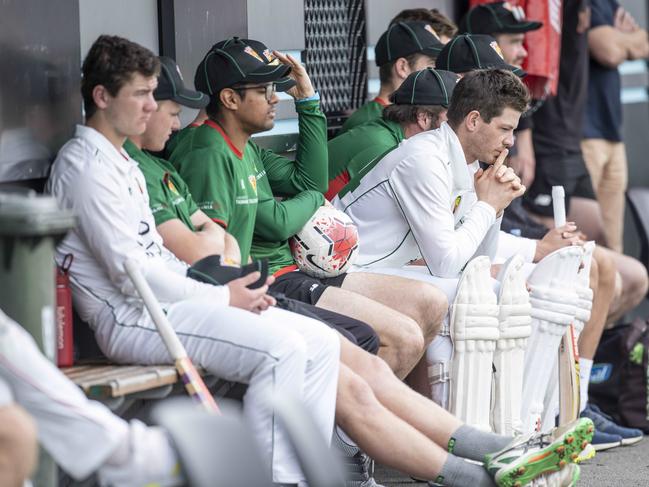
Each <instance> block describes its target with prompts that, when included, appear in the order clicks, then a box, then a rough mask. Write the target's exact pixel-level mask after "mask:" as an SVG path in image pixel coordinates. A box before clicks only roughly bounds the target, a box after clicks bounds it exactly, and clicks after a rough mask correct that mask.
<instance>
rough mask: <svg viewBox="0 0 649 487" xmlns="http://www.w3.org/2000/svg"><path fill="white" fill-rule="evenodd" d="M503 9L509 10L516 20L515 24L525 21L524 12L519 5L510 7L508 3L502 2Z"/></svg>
mask: <svg viewBox="0 0 649 487" xmlns="http://www.w3.org/2000/svg"><path fill="white" fill-rule="evenodd" d="M503 8H504V9H505V10H509V11H510V12H511V13H512V15H513V16H514V19H516V22H524V21H525V10H523V7H521V6H520V5H512V4H511V3H509V2H504V3H503Z"/></svg>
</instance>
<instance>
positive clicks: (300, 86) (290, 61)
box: [273, 51, 315, 100]
mask: <svg viewBox="0 0 649 487" xmlns="http://www.w3.org/2000/svg"><path fill="white" fill-rule="evenodd" d="M273 54H275V56H277V59H279V60H280V61H281V62H282V64H286V65H288V66H290V67H291V72H290V73H289V77H291V78H293V79H294V80H295V82H296V83H297V84H296V85H295V86H294V87H293V88H291V89H290V90H288V91H287V92H286V93H288V94H289V95H291V96H292V97H293V98H295V99H296V100H302V99H303V98H310V97H312V96H313V95H315V90H314V89H313V85H312V84H311V78H309V75H308V74H307V72H306V69H304V66H303V65H302V64H301V63H300V62H299V61H298V60H297V59H295V58H294V57H293V56H291V55H290V54H282V53H281V52H278V51H273Z"/></svg>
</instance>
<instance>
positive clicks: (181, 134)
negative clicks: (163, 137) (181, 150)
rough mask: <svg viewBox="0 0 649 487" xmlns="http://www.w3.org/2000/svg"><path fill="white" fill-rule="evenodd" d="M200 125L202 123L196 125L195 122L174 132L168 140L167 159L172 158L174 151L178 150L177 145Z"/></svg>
mask: <svg viewBox="0 0 649 487" xmlns="http://www.w3.org/2000/svg"><path fill="white" fill-rule="evenodd" d="M200 126H201V124H198V125H195V124H193V123H190V124H189V125H187V127H185V128H183V129H180V130H179V131H178V132H176V133H175V134H173V135H172V136H171V138H170V139H169V141H168V142H167V145H166V146H165V157H167V159H171V154H173V152H174V151H175V150H176V147H178V146H179V145H180V143H181V142H182V141H183V140H184V139H185V138H186V137H187V136H189V135H190V134H191V133H192V132H193V130H194V129H195V128H196V127H200Z"/></svg>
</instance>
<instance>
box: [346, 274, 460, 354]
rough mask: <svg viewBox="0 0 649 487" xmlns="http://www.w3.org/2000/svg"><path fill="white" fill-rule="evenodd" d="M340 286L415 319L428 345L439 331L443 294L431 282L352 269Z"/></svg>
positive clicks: (444, 310)
mask: <svg viewBox="0 0 649 487" xmlns="http://www.w3.org/2000/svg"><path fill="white" fill-rule="evenodd" d="M342 287H343V289H345V290H346V291H353V292H355V293H358V294H362V295H363V296H367V297H368V298H370V299H373V300H374V301H378V302H379V303H381V304H384V305H386V306H388V307H390V308H392V309H395V310H397V311H399V312H400V313H403V314H404V315H406V316H409V317H410V318H412V319H413V320H415V321H416V322H417V323H418V324H419V326H420V328H421V330H422V332H423V333H424V340H425V341H426V345H428V344H429V343H430V342H431V341H432V340H433V338H435V337H436V336H437V334H438V333H439V330H440V327H441V325H442V320H443V319H444V316H446V313H447V312H448V301H447V299H446V295H445V294H444V293H443V292H442V291H441V290H439V289H437V288H436V287H435V286H433V285H432V284H429V283H427V282H422V281H417V280H414V279H407V278H405V277H399V276H388V275H385V274H372V273H369V272H355V273H352V274H349V275H348V276H347V277H346V278H345V281H344V282H343V286H342Z"/></svg>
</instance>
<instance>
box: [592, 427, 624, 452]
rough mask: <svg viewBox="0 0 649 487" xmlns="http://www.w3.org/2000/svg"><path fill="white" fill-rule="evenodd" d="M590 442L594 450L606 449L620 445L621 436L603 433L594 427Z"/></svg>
mask: <svg viewBox="0 0 649 487" xmlns="http://www.w3.org/2000/svg"><path fill="white" fill-rule="evenodd" d="M590 444H591V445H593V448H594V449H595V451H602V450H608V449H610V448H615V447H616V446H622V437H621V436H620V435H610V434H608V433H603V432H602V431H600V430H597V429H596V430H595V433H594V434H593V439H592V440H591V442H590Z"/></svg>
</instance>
